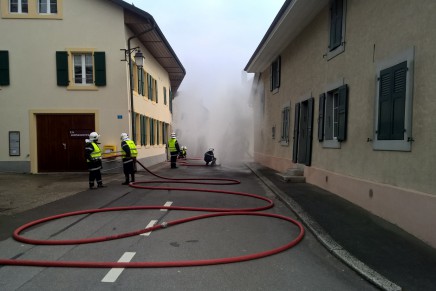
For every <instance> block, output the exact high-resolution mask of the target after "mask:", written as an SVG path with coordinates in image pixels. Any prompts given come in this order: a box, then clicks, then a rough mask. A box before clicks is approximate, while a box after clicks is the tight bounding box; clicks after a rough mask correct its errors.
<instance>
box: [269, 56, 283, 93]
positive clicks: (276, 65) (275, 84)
mask: <svg viewBox="0 0 436 291" xmlns="http://www.w3.org/2000/svg"><path fill="white" fill-rule="evenodd" d="M280 63H281V58H280V56H279V57H278V58H277V59H276V60H275V61H274V62H273V63H272V64H271V71H270V91H274V92H275V91H276V90H278V88H279V87H280V66H281V64H280Z"/></svg>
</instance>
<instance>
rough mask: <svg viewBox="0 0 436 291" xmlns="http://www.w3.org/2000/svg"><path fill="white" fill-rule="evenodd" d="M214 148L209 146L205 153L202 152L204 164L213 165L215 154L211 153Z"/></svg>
mask: <svg viewBox="0 0 436 291" xmlns="http://www.w3.org/2000/svg"><path fill="white" fill-rule="evenodd" d="M213 151H214V149H213V148H210V149H209V150H208V151H207V152H206V153H205V154H204V161H205V162H206V166H209V163H210V165H211V166H213V165H215V161H216V158H215V155H214V153H213Z"/></svg>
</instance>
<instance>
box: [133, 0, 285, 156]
mask: <svg viewBox="0 0 436 291" xmlns="http://www.w3.org/2000/svg"><path fill="white" fill-rule="evenodd" d="M126 2H128V3H130V4H134V5H135V6H136V7H138V8H140V9H142V10H144V11H146V12H148V13H149V14H151V15H152V16H153V18H154V20H155V21H156V22H157V25H158V26H159V28H160V29H161V31H162V32H163V34H164V35H165V38H166V39H167V41H168V42H169V44H170V45H171V47H172V49H173V50H174V52H175V53H176V55H177V57H178V58H179V60H180V62H181V63H182V65H183V66H184V68H185V70H186V76H185V78H184V79H183V82H182V84H181V85H180V87H179V89H178V91H177V95H176V98H175V99H174V102H173V130H174V131H175V132H176V134H177V139H178V141H179V144H180V145H184V146H186V147H187V148H188V157H194V156H196V157H197V156H198V157H199V156H201V155H203V154H204V152H206V151H207V150H208V149H209V148H214V149H215V155H216V156H217V158H218V162H220V161H221V162H222V163H225V162H226V161H231V160H234V159H244V160H247V159H249V158H250V156H251V155H252V148H253V144H252V139H253V136H252V134H253V128H252V125H253V122H252V118H253V116H252V108H251V107H250V88H251V82H250V80H251V79H252V77H253V76H252V75H251V74H248V75H246V74H245V72H243V71H244V68H245V66H246V65H247V63H248V61H249V60H250V58H251V56H252V55H253V53H254V51H255V50H256V48H257V47H258V45H259V44H260V42H261V40H262V38H263V37H264V35H265V33H266V32H267V30H268V28H269V27H270V25H271V23H272V21H273V20H274V18H275V16H276V15H277V13H278V12H279V10H280V8H281V7H282V5H283V3H284V2H285V0H159V1H151V0H127V1H126ZM244 80H246V81H244Z"/></svg>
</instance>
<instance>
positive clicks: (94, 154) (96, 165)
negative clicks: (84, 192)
mask: <svg viewBox="0 0 436 291" xmlns="http://www.w3.org/2000/svg"><path fill="white" fill-rule="evenodd" d="M99 137H100V135H99V134H98V133H96V132H91V133H90V134H89V139H87V140H85V142H86V145H85V158H86V164H87V165H88V171H89V189H95V188H94V181H96V182H97V187H98V188H102V187H105V186H103V180H102V178H101V171H100V170H101V168H102V164H101V150H100V147H99V146H98V145H99V142H98V138H99Z"/></svg>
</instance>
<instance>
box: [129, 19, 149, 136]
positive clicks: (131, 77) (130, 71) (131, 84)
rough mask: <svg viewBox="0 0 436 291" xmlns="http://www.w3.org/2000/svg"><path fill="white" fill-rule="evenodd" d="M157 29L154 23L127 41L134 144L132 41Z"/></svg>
mask: <svg viewBox="0 0 436 291" xmlns="http://www.w3.org/2000/svg"><path fill="white" fill-rule="evenodd" d="M155 28H156V23H155V22H153V26H152V27H151V28H149V29H147V30H144V31H143V32H140V33H138V34H135V35H133V36H131V37H129V38H128V39H127V51H128V52H129V83H130V115H131V122H132V135H131V137H132V140H133V142H134V143H136V130H135V129H136V128H135V112H134V111H133V72H132V59H131V57H130V53H131V46H130V41H131V40H132V39H134V38H137V37H138V36H141V35H143V34H146V33H147V32H150V31H152V30H154V29H155Z"/></svg>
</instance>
